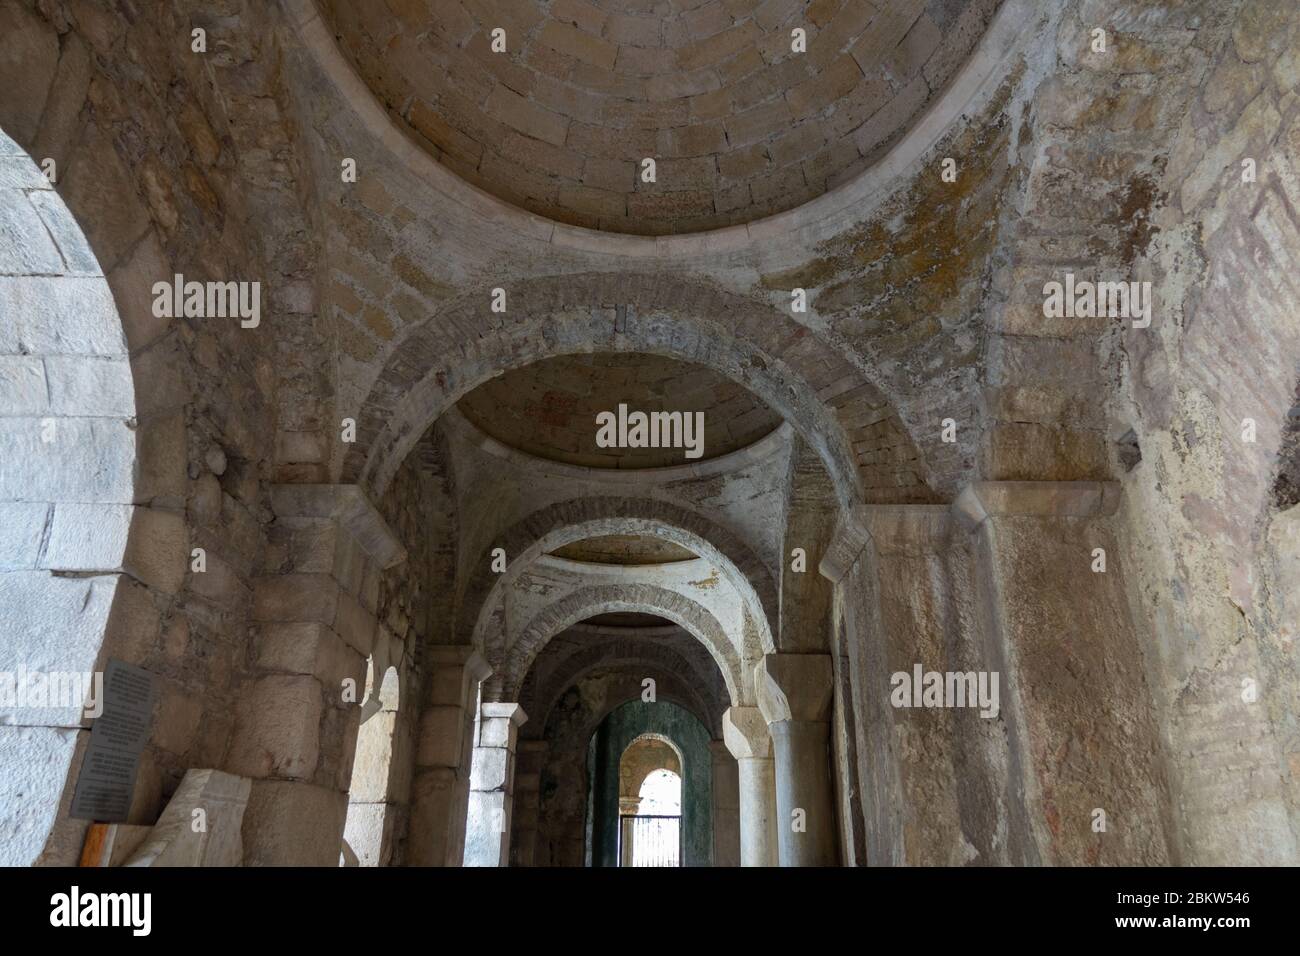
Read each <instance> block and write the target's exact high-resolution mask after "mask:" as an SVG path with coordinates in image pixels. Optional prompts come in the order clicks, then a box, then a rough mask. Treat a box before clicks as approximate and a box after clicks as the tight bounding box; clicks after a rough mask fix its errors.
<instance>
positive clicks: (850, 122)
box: [320, 0, 1000, 235]
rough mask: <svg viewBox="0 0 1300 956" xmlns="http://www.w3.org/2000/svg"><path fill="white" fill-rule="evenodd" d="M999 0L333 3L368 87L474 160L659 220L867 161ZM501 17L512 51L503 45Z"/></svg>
mask: <svg viewBox="0 0 1300 956" xmlns="http://www.w3.org/2000/svg"><path fill="white" fill-rule="evenodd" d="M999 2H1000V0H928V2H923V0H508V2H507V0H498V2H493V0H402V2H386V3H381V2H377V0H371V2H366V3H354V2H351V0H321V3H320V7H321V13H322V16H323V17H324V19H325V20H326V22H327V23H329V24H330V26H331V28H332V29H333V32H334V34H335V36H336V37H337V39H338V42H339V44H340V45H341V48H342V50H343V52H344V54H345V55H346V56H347V57H348V58H349V59H350V60H351V61H352V63H353V64H354V66H355V67H356V68H357V70H358V72H359V73H360V75H361V77H362V79H363V80H364V81H365V82H366V83H367V84H368V85H369V87H370V89H371V90H372V91H373V92H374V93H375V95H376V96H377V97H378V98H379V99H380V100H381V101H382V102H383V103H384V104H385V106H386V107H387V108H388V109H389V111H390V112H391V113H392V114H393V115H394V116H395V117H396V118H397V119H398V120H399V122H401V123H403V124H404V125H405V127H406V129H407V130H408V131H409V132H410V133H412V134H413V135H414V138H415V139H416V140H417V141H418V142H419V143H420V144H422V145H423V146H424V147H425V148H427V149H428V150H429V151H430V152H431V153H432V154H433V155H434V156H435V157H436V158H437V159H438V160H439V161H440V162H442V163H443V164H445V165H446V166H447V167H449V168H450V169H452V170H454V171H455V172H456V173H458V174H459V175H460V176H461V177H463V178H464V179H466V180H468V181H469V182H471V183H473V184H474V185H476V186H479V187H481V188H482V189H484V190H486V191H488V192H490V193H492V194H494V195H496V196H498V197H500V198H502V199H504V200H506V201H509V202H511V203H514V204H515V205H518V206H521V207H523V208H525V209H528V210H530V211H532V212H535V213H538V214H539V215H543V216H547V217H549V218H552V219H555V220H558V221H561V222H566V223H571V224H575V225H582V226H588V227H591V228H597V229H603V230H610V231H615V232H624V233H637V234H647V235H660V234H667V233H682V232H695V231H700V230H705V229H711V228H716V227H721V226H728V225H734V224H737V223H744V222H748V221H750V220H753V219H757V218H761V217H763V216H767V215H771V214H773V213H777V212H781V211H783V210H786V209H791V208H793V207H795V206H798V205H800V204H802V203H804V202H806V201H808V200H810V199H812V198H814V197H816V196H819V195H821V194H822V193H824V192H826V191H827V190H828V189H831V188H833V187H834V186H836V185H838V184H839V183H841V182H843V181H845V180H846V179H849V178H851V177H853V176H854V175H855V174H857V173H859V172H860V171H862V170H863V169H864V168H866V167H867V166H868V165H870V164H871V163H872V162H873V161H874V160H875V159H877V158H878V157H879V156H881V155H882V154H883V152H884V151H885V150H886V149H887V148H888V147H889V146H890V145H891V144H892V143H893V142H894V141H895V140H897V139H898V138H899V136H900V135H901V134H902V133H903V132H904V131H906V130H907V129H908V128H909V126H910V125H911V124H912V123H913V121H914V120H915V119H916V118H917V117H918V116H919V115H920V113H921V112H922V111H923V110H924V109H925V107H926V105H927V104H928V103H929V102H930V99H931V98H932V97H933V95H934V94H935V93H936V92H938V91H939V90H940V89H941V88H942V87H943V86H944V84H945V83H946V82H947V81H948V79H949V78H950V76H951V75H952V74H953V72H954V71H955V69H956V68H957V67H958V66H960V64H961V63H962V62H963V61H964V60H965V58H966V56H967V54H968V53H969V51H970V49H971V47H972V46H973V44H974V43H975V41H976V40H977V39H978V38H979V36H980V35H981V33H982V32H983V29H984V27H985V24H986V23H987V22H988V19H989V17H990V16H991V15H992V13H993V12H995V10H996V8H997V7H998V5H999ZM498 29H500V30H504V31H505V33H504V46H505V49H504V51H503V52H493V50H492V44H493V40H492V38H493V31H494V30H498ZM796 29H802V30H803V31H804V32H805V34H804V35H805V37H806V50H804V51H803V52H796V51H795V50H793V49H792V47H793V45H794V39H793V33H794V31H795V30H796ZM647 158H649V159H654V160H655V170H654V182H646V181H644V180H643V172H642V163H643V161H644V160H645V159H647Z"/></svg>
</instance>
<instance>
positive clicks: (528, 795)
mask: <svg viewBox="0 0 1300 956" xmlns="http://www.w3.org/2000/svg"><path fill="white" fill-rule="evenodd" d="M549 749H550V744H548V743H547V742H546V741H545V740H521V741H520V742H519V768H518V770H516V771H515V808H514V818H515V824H514V825H515V837H514V847H513V859H512V861H511V862H512V865H514V866H532V865H533V862H534V860H535V859H536V852H537V821H538V815H539V813H540V811H541V802H542V769H543V768H544V767H545V766H546V754H547V751H548V750H549Z"/></svg>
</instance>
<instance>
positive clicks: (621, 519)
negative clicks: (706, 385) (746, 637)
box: [457, 497, 779, 652]
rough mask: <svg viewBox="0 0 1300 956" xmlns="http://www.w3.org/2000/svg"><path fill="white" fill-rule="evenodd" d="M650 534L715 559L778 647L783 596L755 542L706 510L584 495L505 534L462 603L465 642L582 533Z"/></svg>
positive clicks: (763, 634)
mask: <svg viewBox="0 0 1300 956" xmlns="http://www.w3.org/2000/svg"><path fill="white" fill-rule="evenodd" d="M634 533H641V534H651V535H655V536H657V537H661V538H665V539H667V540H669V541H672V542H673V543H674V544H679V545H681V546H682V547H685V548H689V549H690V550H692V551H694V552H695V553H696V554H699V555H700V556H701V557H703V558H706V559H707V560H709V561H712V562H713V563H714V564H716V565H717V566H718V567H719V568H720V569H721V570H722V572H723V573H724V574H725V575H726V576H727V580H728V581H729V582H730V583H731V585H732V586H733V587H734V588H735V589H736V590H737V591H738V592H739V593H740V595H741V597H742V598H743V599H744V601H745V603H746V605H748V607H749V611H750V614H751V615H752V616H753V617H754V619H755V622H756V626H757V627H758V629H759V639H760V641H761V642H762V645H763V650H764V651H766V652H772V651H774V650H775V649H776V648H775V635H776V634H777V633H779V630H778V621H777V614H778V600H777V591H776V584H775V582H774V581H773V579H772V575H771V573H770V572H769V571H768V570H767V568H766V567H765V566H764V565H763V563H762V562H761V561H760V560H759V559H758V556H757V555H755V554H754V553H753V551H751V550H750V549H749V547H748V546H747V545H746V544H745V543H744V542H743V541H741V540H740V539H739V538H737V537H736V536H735V535H734V534H732V533H731V532H730V531H728V530H726V529H725V528H723V527H721V526H719V525H716V524H714V523H713V522H712V521H710V520H709V519H708V518H705V517H704V516H703V515H701V514H699V513H697V512H694V511H690V510H688V509H686V508H682V507H679V506H677V505H674V504H670V503H668V502H666V501H659V500H656V499H652V498H616V497H583V498H575V499H572V500H570V501H562V502H558V503H556V504H553V505H551V506H549V507H547V508H543V509H541V510H540V511H537V512H534V513H533V514H531V515H529V516H528V517H527V518H525V519H524V520H523V521H520V522H519V523H518V524H516V525H514V526H513V527H511V528H510V529H508V530H507V531H506V532H505V533H504V534H503V535H500V536H498V537H497V538H496V539H494V541H493V542H492V543H491V544H490V545H489V546H488V547H487V549H486V550H485V551H484V552H483V554H482V555H481V556H480V558H479V560H478V562H477V563H476V565H475V572H474V577H473V578H472V579H471V580H470V583H469V585H468V587H467V588H466V592H465V595H464V597H463V598H462V600H461V602H460V606H461V614H462V618H461V621H460V623H459V625H458V628H457V630H458V632H459V633H460V639H461V642H462V643H465V644H475V645H478V644H480V643H481V641H480V633H479V629H480V628H481V627H482V624H483V620H484V617H485V615H486V612H487V610H488V609H489V608H491V607H492V606H493V605H494V603H495V602H494V601H493V596H494V594H495V593H499V592H500V589H502V588H504V587H505V586H506V585H507V584H508V583H509V582H510V581H512V580H514V579H515V577H516V576H517V574H518V573H519V571H521V570H522V569H524V568H526V567H528V565H529V564H531V563H532V562H533V561H535V560H536V559H537V558H539V557H541V556H542V555H543V554H545V553H547V552H549V551H554V550H555V549H556V548H560V547H563V546H564V545H566V544H571V543H572V542H574V541H580V540H582V539H583V538H589V537H595V536H597V535H606V534H634ZM493 548H503V549H504V550H505V553H506V560H507V562H508V564H507V567H508V570H507V572H506V573H505V574H498V573H496V572H494V571H492V567H491V552H492V549H493Z"/></svg>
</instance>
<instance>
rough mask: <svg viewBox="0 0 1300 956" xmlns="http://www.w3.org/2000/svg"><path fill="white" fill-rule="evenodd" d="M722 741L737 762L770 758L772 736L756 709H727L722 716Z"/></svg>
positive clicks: (761, 715) (760, 713)
mask: <svg viewBox="0 0 1300 956" xmlns="http://www.w3.org/2000/svg"><path fill="white" fill-rule="evenodd" d="M722 740H723V742H724V743H725V744H726V745H727V749H728V750H729V751H731V755H732V756H733V757H735V758H736V759H737V760H753V759H768V760H770V759H771V758H772V735H771V734H769V733H768V732H767V721H766V720H764V719H763V714H762V712H761V711H760V710H759V709H758V708H757V707H728V708H727V709H726V710H725V711H724V712H723V714H722Z"/></svg>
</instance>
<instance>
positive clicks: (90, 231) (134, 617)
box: [0, 0, 286, 863]
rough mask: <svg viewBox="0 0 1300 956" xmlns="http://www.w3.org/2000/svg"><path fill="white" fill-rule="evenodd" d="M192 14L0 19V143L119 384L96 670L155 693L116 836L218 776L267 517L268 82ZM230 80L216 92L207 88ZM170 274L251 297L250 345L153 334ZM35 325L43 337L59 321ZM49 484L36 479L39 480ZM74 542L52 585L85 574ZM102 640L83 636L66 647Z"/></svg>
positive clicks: (265, 71) (15, 9)
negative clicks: (207, 37) (105, 604)
mask: <svg viewBox="0 0 1300 956" xmlns="http://www.w3.org/2000/svg"><path fill="white" fill-rule="evenodd" d="M201 6H202V5H200V4H194V5H193V10H192V11H187V9H186V6H185V5H183V4H182V5H177V6H169V7H167V8H166V9H165V10H163V11H161V12H160V13H159V15H158V16H152V17H141V18H126V17H123V16H121V15H120V13H119V12H117V11H111V10H109V9H106V8H104V7H102V6H100V5H97V4H90V3H62V2H53V3H40V4H37V3H32V2H27V0H6V2H4V3H3V4H0V50H3V55H0V64H2V65H0V83H2V84H3V86H4V88H5V89H6V90H7V91H8V94H9V95H7V96H6V97H5V98H4V106H3V112H2V113H0V126H2V127H3V128H5V129H6V130H7V131H10V132H11V134H12V136H13V137H14V139H15V140H16V141H17V142H18V143H19V144H20V145H21V146H23V147H24V148H25V149H26V150H27V151H28V152H29V153H30V155H31V156H32V158H33V159H35V160H36V161H38V162H39V161H41V160H44V159H47V158H48V159H52V160H53V161H54V163H55V167H54V168H55V170H56V174H57V176H56V187H57V189H58V191H59V193H60V195H61V196H62V197H63V199H64V201H65V202H66V203H67V205H68V207H69V208H70V209H71V211H72V214H73V216H74V217H75V219H76V222H77V224H78V225H79V226H80V228H81V229H82V230H84V233H85V236H86V239H87V240H88V249H87V250H84V252H85V254H86V255H89V254H91V253H93V257H94V260H93V261H94V263H96V264H97V269H96V270H95V271H102V273H103V274H104V275H105V276H106V277H107V279H108V284H109V287H110V288H111V289H112V293H113V299H114V301H115V303H116V306H117V311H118V313H119V314H120V316H121V323H122V333H124V336H125V343H124V344H125V348H126V349H127V350H129V361H130V368H131V372H132V376H133V379H134V382H135V389H134V409H133V412H134V414H133V420H132V426H133V429H134V438H135V440H134V444H135V454H136V458H135V461H134V462H133V463H130V462H128V463H126V464H125V467H127V468H128V469H130V470H131V471H130V481H131V483H132V487H131V488H130V490H129V497H128V498H127V499H126V500H127V502H128V503H133V504H134V505H135V506H136V508H135V512H134V513H133V515H132V523H131V532H130V533H131V536H132V543H131V545H130V548H131V549H133V550H135V551H136V553H138V554H139V555H141V557H143V558H145V559H146V561H147V563H148V564H150V565H151V567H152V571H150V572H146V571H145V569H144V567H143V565H142V564H140V563H139V562H137V563H136V564H135V565H134V566H128V567H126V568H125V574H124V576H123V577H122V578H121V579H120V580H119V582H118V585H117V588H116V591H115V594H114V596H113V607H112V612H111V619H110V620H109V621H108V624H107V637H106V639H105V642H104V645H103V647H102V650H101V651H100V654H99V657H98V666H102V664H103V661H104V660H105V659H106V658H107V657H109V656H113V657H119V658H121V659H124V660H127V661H129V662H131V663H135V664H139V665H141V666H144V667H146V668H147V669H149V670H150V671H152V672H153V673H154V674H155V675H157V676H158V678H159V681H160V688H161V696H160V703H159V707H158V711H157V713H156V714H155V716H154V724H153V727H154V730H153V735H152V737H151V739H150V741H149V743H148V746H147V747H146V749H145V752H144V755H143V757H142V761H141V771H140V775H139V782H138V785H137V788H136V793H135V803H134V806H133V808H132V810H131V813H130V817H129V819H130V821H131V822H134V823H151V822H153V820H154V818H155V817H156V815H157V813H158V812H159V810H160V809H161V807H162V805H163V803H164V802H165V800H166V798H167V797H168V796H169V795H170V793H171V792H172V791H173V790H174V789H175V787H176V786H177V784H178V783H179V780H180V778H181V776H182V775H183V773H184V771H185V770H186V769H187V768H189V767H196V766H198V767H204V766H216V767H221V766H224V761H225V757H226V753H227V748H228V745H229V739H230V734H231V729H232V724H233V713H234V711H235V707H234V701H235V688H236V686H237V685H238V682H239V679H240V675H241V673H242V672H243V671H244V669H245V668H246V667H247V666H248V662H249V654H250V647H249V644H248V640H247V633H248V631H247V621H248V609H249V605H250V602H251V595H252V590H251V582H252V580H253V578H254V577H255V576H256V574H257V573H258V572H259V569H260V568H259V565H260V560H261V554H262V551H263V548H264V547H265V541H266V538H265V535H266V525H267V523H268V521H269V518H270V514H269V510H268V508H267V502H266V498H265V493H264V489H263V487H262V485H261V482H262V480H263V479H264V478H265V477H267V474H268V460H269V453H268V449H267V448H266V447H265V444H264V443H263V441H262V438H263V436H265V435H268V434H272V433H273V429H274V422H275V412H274V407H273V395H274V388H275V373H274V364H273V362H272V360H271V356H272V354H273V346H272V345H271V341H272V340H271V339H270V338H269V329H270V328H271V326H272V324H273V323H274V322H275V321H276V319H277V318H278V317H279V313H280V312H281V311H282V309H283V306H282V305H281V300H280V299H279V298H278V293H279V292H282V291H283V288H282V287H281V288H279V289H277V281H276V280H277V279H278V278H279V276H278V275H275V274H273V270H272V269H271V268H268V262H267V260H266V259H265V258H264V257H263V254H262V250H263V248H264V247H263V245H262V242H261V239H262V237H261V236H260V235H259V234H257V232H256V222H257V217H256V215H252V216H250V212H249V209H248V208H247V206H246V204H245V203H246V194H245V177H246V176H255V175H257V174H259V173H261V174H264V176H265V180H264V182H263V186H264V188H265V190H266V191H267V194H268V195H269V194H271V193H273V192H274V191H275V190H276V189H277V188H283V187H284V182H285V179H286V173H285V171H284V170H283V169H281V168H277V167H275V166H274V164H273V163H272V162H271V161H270V155H269V154H266V153H257V152H256V151H252V150H251V149H250V147H251V146H252V145H253V142H252V140H253V138H254V137H253V136H252V135H251V133H252V130H253V127H254V126H258V128H259V129H260V128H261V127H260V120H259V119H258V117H261V118H262V119H265V118H266V117H267V116H268V114H270V115H274V105H273V102H272V101H271V100H270V99H265V98H259V94H258V92H257V90H258V87H259V85H261V86H262V87H263V88H267V87H269V83H270V76H271V71H270V64H269V63H268V62H267V60H266V59H262V60H261V61H260V62H259V61H255V60H254V59H253V53H254V51H253V49H252V46H253V45H255V44H256V43H257V42H258V40H257V39H256V38H258V37H259V36H265V33H263V32H262V31H260V30H259V29H258V28H257V27H256V23H257V22H258V19H259V18H258V16H257V15H256V14H255V13H254V12H250V13H249V15H248V18H247V20H245V21H243V22H242V24H241V25H240V26H239V29H235V30H233V31H232V34H231V46H230V47H229V48H228V49H227V50H226V53H225V55H217V53H216V50H217V48H218V44H219V41H220V38H221V28H222V26H223V23H224V25H225V26H234V25H236V24H235V23H232V21H213V20H211V19H210V18H208V17H207V15H206V14H204V12H203V11H202V10H201V9H200V7H201ZM189 12H193V14H194V18H193V23H194V24H196V25H197V24H200V23H201V24H204V25H206V26H208V27H209V28H210V29H211V31H212V36H211V43H212V46H211V47H210V49H211V50H212V51H213V54H212V56H211V58H210V59H207V60H205V59H203V58H201V57H199V56H198V55H195V54H191V52H190V50H189V47H188V38H189V34H190V26H191V19H190V17H189V16H188V15H187V14H188V13H189ZM235 21H236V22H237V21H238V17H237V15H236V17H235ZM209 68H211V69H212V71H213V72H208V71H209ZM236 78H237V81H236V82H235V84H234V85H235V88H234V89H231V88H223V83H225V82H226V81H230V80H235V79H236ZM264 95H265V94H263V96H264ZM254 114H256V115H254ZM258 135H262V134H260V133H259V134H258ZM263 145H264V144H263ZM79 254H80V252H79ZM89 267H90V265H89V264H88V266H87V268H89ZM175 273H182V274H184V275H185V276H186V278H188V279H197V280H207V279H221V280H227V279H229V280H238V281H253V280H260V281H262V283H263V296H264V297H263V316H264V318H263V324H262V326H261V328H260V329H241V328H240V327H239V324H238V321H237V320H235V319H225V320H221V319H213V320H175V321H170V320H167V319H160V318H157V317H155V315H154V314H153V310H152V295H151V287H152V285H153V283H154V282H156V281H160V280H168V279H170V277H171V276H172V275H173V274H175ZM6 294H9V290H6ZM272 302H275V304H272ZM46 320H47V322H48V325H49V328H50V330H51V331H52V332H53V334H55V335H56V336H57V335H59V334H60V333H59V332H58V331H57V329H58V327H59V326H60V325H61V321H60V316H59V314H58V312H57V310H53V311H51V312H49V313H48V314H47V316H46ZM98 397H99V400H100V401H101V403H102V404H101V405H100V412H101V413H103V414H109V415H111V414H112V413H113V407H112V406H113V403H114V402H115V401H117V398H116V397H115V396H114V394H113V393H112V392H109V391H104V390H101V391H100V392H99V396H98ZM49 411H55V410H49ZM8 454H9V452H6V456H7V455H8ZM77 467H79V466H77V465H75V464H74V463H72V462H68V463H67V465H66V468H67V470H69V471H75V470H76V469H77ZM60 472H61V469H60V468H59V467H51V468H50V469H49V471H48V480H49V481H50V482H55V481H57V480H59V478H58V476H59V474H60ZM51 491H52V493H53V494H54V495H55V496H57V494H58V492H57V491H55V490H54V487H53V485H51ZM164 526H165V529H166V530H165V531H164V533H163V534H162V536H159V535H158V532H159V531H160V530H162V529H164ZM150 529H152V530H150ZM105 530H106V527H105V525H104V524H103V519H102V518H100V519H98V520H96V519H91V518H87V520H86V521H85V524H84V526H83V529H82V531H80V532H78V533H79V534H84V535H90V536H93V535H94V534H96V533H103V532H104V531H105ZM86 540H87V541H88V545H87V546H86V547H85V548H84V549H83V550H82V551H81V555H80V556H72V557H71V558H70V560H71V564H68V566H67V569H68V570H73V569H74V567H75V566H76V565H78V564H86V563H87V562H92V561H93V560H94V558H93V557H92V554H91V552H92V550H93V548H91V547H89V539H86ZM192 548H202V549H204V551H205V556H206V571H204V572H203V573H195V572H194V571H192V570H191V569H190V568H191V565H190V561H191V557H190V552H191V549H192ZM31 566H32V567H38V566H39V559H37V563H36V564H33V565H31ZM87 570H90V569H89V568H87ZM29 599H30V600H33V601H35V602H36V603H40V602H41V601H42V600H43V599H42V598H41V597H39V596H37V595H35V594H32V595H29V596H28V597H25V598H23V601H24V602H26V601H27V600H29ZM85 623H87V624H89V623H90V622H88V621H87V622H85ZM53 626H56V627H64V626H65V625H64V624H57V625H53ZM67 626H72V625H71V624H69V625H67ZM101 633H103V631H102V629H100V628H96V627H89V626H88V627H85V628H84V629H79V630H78V631H77V640H79V641H85V642H95V641H98V639H99V635H100V634H101ZM83 829H84V824H83V823H76V822H68V823H67V824H66V826H65V827H64V828H63V829H62V830H61V831H60V832H59V833H57V834H56V837H55V840H54V842H53V843H52V844H51V846H50V848H49V849H48V851H47V853H46V854H45V855H44V856H43V857H42V859H43V860H44V861H46V862H59V863H68V862H72V861H74V860H75V858H76V854H77V853H78V851H79V849H80V834H81V831H82V830H83Z"/></svg>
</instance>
